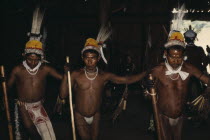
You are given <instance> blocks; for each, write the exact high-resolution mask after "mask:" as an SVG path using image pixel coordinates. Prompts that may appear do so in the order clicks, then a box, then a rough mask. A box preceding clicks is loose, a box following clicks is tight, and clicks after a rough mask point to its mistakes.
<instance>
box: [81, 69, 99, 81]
mask: <svg viewBox="0 0 210 140" xmlns="http://www.w3.org/2000/svg"><path fill="white" fill-rule="evenodd" d="M84 70H85V76H86V78H87V79H88V80H90V81H93V80H95V79H96V77H97V76H98V67H96V72H94V73H96V74H95V76H94V77H93V78H90V77H88V75H87V73H90V72H87V70H86V67H84Z"/></svg>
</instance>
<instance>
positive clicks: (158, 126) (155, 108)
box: [149, 74, 161, 140]
mask: <svg viewBox="0 0 210 140" xmlns="http://www.w3.org/2000/svg"><path fill="white" fill-rule="evenodd" d="M149 80H153V77H152V74H149ZM150 94H151V96H152V105H153V112H154V118H155V124H156V130H157V136H158V140H161V127H160V119H159V112H158V108H157V99H156V92H155V88H154V87H152V88H150Z"/></svg>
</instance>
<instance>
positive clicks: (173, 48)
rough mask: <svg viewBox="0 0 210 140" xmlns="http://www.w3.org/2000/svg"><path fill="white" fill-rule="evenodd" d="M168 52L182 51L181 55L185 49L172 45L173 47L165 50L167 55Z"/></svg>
mask: <svg viewBox="0 0 210 140" xmlns="http://www.w3.org/2000/svg"><path fill="white" fill-rule="evenodd" d="M170 50H178V51H182V52H183V53H184V52H185V48H184V47H183V46H179V45H174V46H171V47H168V48H166V51H167V53H169V51H170Z"/></svg>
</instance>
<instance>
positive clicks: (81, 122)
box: [74, 110, 100, 126]
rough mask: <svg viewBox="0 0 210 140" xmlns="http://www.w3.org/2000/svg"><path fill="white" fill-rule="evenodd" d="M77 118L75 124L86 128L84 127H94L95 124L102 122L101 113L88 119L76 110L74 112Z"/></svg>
mask: <svg viewBox="0 0 210 140" xmlns="http://www.w3.org/2000/svg"><path fill="white" fill-rule="evenodd" d="M74 116H75V123H76V125H77V126H84V125H92V124H93V123H94V122H99V121H100V113H99V112H97V113H96V114H94V115H93V116H91V117H89V116H88V117H86V116H83V115H81V114H80V113H79V112H78V111H76V110H75V112H74Z"/></svg>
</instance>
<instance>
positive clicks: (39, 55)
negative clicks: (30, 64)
mask: <svg viewBox="0 0 210 140" xmlns="http://www.w3.org/2000/svg"><path fill="white" fill-rule="evenodd" d="M31 54H35V55H36V56H38V57H40V59H41V54H37V53H27V54H25V57H27V56H29V55H31Z"/></svg>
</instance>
